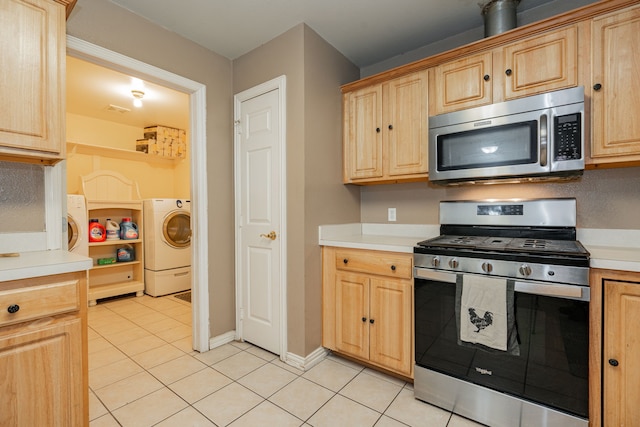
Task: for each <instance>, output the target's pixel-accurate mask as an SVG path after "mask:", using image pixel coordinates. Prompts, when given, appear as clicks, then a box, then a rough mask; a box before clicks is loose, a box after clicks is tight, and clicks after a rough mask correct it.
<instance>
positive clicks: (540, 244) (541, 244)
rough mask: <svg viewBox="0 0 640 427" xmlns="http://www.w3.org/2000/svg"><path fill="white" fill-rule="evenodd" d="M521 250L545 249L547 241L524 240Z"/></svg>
mask: <svg viewBox="0 0 640 427" xmlns="http://www.w3.org/2000/svg"><path fill="white" fill-rule="evenodd" d="M522 247H523V248H532V249H546V247H547V241H546V240H537V239H525V241H524V242H523V243H522Z"/></svg>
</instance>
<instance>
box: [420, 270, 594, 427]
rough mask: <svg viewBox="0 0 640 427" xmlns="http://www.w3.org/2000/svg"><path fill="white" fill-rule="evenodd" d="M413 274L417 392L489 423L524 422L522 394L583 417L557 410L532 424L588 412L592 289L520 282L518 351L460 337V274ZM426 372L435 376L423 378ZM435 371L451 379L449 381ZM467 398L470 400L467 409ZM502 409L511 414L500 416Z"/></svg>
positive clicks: (517, 288) (517, 284)
mask: <svg viewBox="0 0 640 427" xmlns="http://www.w3.org/2000/svg"><path fill="white" fill-rule="evenodd" d="M415 277H416V280H415V290H414V295H415V300H414V304H415V307H414V308H415V363H416V378H415V393H416V397H417V398H419V399H422V400H425V401H428V402H430V403H433V404H436V405H438V406H441V407H444V408H445V409H448V410H452V411H454V412H458V413H460V414H461V415H463V416H467V417H469V418H472V419H476V420H478V421H480V422H484V423H487V424H490V425H506V426H515V425H525V424H522V422H521V421H519V419H521V418H522V416H523V413H522V412H521V411H515V412H514V408H520V407H521V405H520V402H521V401H528V402H532V403H533V404H534V405H536V406H540V407H542V408H552V409H553V410H554V412H555V411H557V412H559V413H566V414H568V416H569V418H572V417H578V418H576V419H577V420H578V423H576V424H573V423H571V422H568V421H567V420H564V419H563V417H562V416H560V417H559V418H558V419H559V420H561V421H559V422H558V423H557V424H553V423H551V424H549V423H548V422H545V423H538V424H536V422H537V421H533V420H532V421H533V423H532V424H530V425H546V426H550V425H562V426H569V425H584V424H583V423H584V422H586V419H587V418H588V359H589V357H588V333H589V330H588V324H589V322H588V313H589V302H588V301H589V289H588V288H586V287H580V286H573V285H549V284H543V283H537V282H525V281H516V282H515V317H516V326H517V331H518V341H519V345H520V355H519V356H514V355H510V354H507V353H501V352H487V351H485V350H481V349H479V348H478V349H476V348H469V347H466V346H465V347H463V346H460V345H458V344H457V327H456V319H455V312H456V310H455V294H456V284H455V283H456V274H452V273H447V272H442V271H434V270H429V269H425V268H419V267H416V269H415ZM426 373H429V374H430V375H431V374H432V375H434V377H429V379H428V380H424V378H425V375H426ZM427 376H428V375H427ZM433 378H444V379H445V382H447V381H448V379H451V381H453V382H452V383H451V384H449V385H447V384H444V383H438V382H436V381H435V380H433ZM460 384H464V386H463V387H461V386H460ZM467 385H469V387H471V389H472V390H474V391H472V392H471V396H467V397H465V396H462V395H461V393H464V389H465V387H466V386H467ZM472 386H473V387H475V386H477V387H475V388H473V387H472ZM483 390H486V391H488V392H489V393H485V394H483V393H482V391H483ZM491 392H493V393H494V394H496V395H497V396H498V397H499V399H498V400H499V401H502V402H507V403H502V404H501V405H502V406H505V407H504V408H503V407H492V400H491V399H490V398H488V396H489V395H490V394H491ZM505 395H507V396H513V397H514V398H516V399H517V400H516V401H514V402H513V403H518V404H512V403H509V401H508V400H506V401H505V400H504V399H503V398H502V397H503V396H505ZM465 399H469V401H470V403H469V404H468V405H466V408H465V407H464V406H465V403H464V401H465ZM480 402H481V403H480ZM471 406H475V409H470V407H471ZM498 406H500V405H498ZM457 409H459V410H460V411H457ZM473 411H476V412H481V413H473ZM499 413H502V414H504V416H505V417H507V418H508V417H511V419H505V420H504V421H503V422H498V421H497V420H496V417H497V416H498V414H499ZM541 417H545V418H549V417H550V415H549V414H546V415H541ZM534 418H535V416H534ZM551 418H553V417H551ZM538 421H539V420H538ZM580 421H582V424H581V423H580Z"/></svg>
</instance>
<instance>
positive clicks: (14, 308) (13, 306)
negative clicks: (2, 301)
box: [7, 304, 20, 314]
mask: <svg viewBox="0 0 640 427" xmlns="http://www.w3.org/2000/svg"><path fill="white" fill-rule="evenodd" d="M18 310H20V306H19V305H18V304H11V305H10V306H9V307H7V311H8V312H9V313H11V314H13V313H17V312H18Z"/></svg>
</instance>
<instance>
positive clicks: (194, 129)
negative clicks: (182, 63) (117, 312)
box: [67, 35, 210, 352]
mask: <svg viewBox="0 0 640 427" xmlns="http://www.w3.org/2000/svg"><path fill="white" fill-rule="evenodd" d="M67 54H68V55H70V56H73V57H76V58H80V59H83V60H86V61H89V62H92V63H94V64H98V65H102V66H105V67H107V68H110V69H113V70H116V71H120V72H123V73H125V74H128V75H131V76H134V77H139V78H141V79H144V80H147V81H150V82H153V83H156V84H159V85H162V86H166V87H169V88H171V89H174V90H177V91H180V92H184V93H186V94H188V95H189V120H190V129H189V134H190V138H189V139H190V142H191V144H190V146H191V147H190V149H191V155H190V159H191V164H190V167H191V173H190V179H191V226H192V229H193V235H194V236H195V238H194V239H193V240H192V246H191V247H192V250H191V251H192V252H191V254H192V262H191V276H192V279H191V280H192V282H191V290H192V292H193V298H192V305H191V308H192V319H193V331H192V345H193V348H194V349H195V350H197V351H199V352H204V351H208V350H209V330H210V325H209V287H208V283H209V270H208V265H209V261H208V260H209V245H208V240H207V239H208V224H207V206H208V200H207V162H206V159H207V132H206V105H207V104H206V102H207V101H206V100H207V97H206V86H205V85H203V84H202V83H198V82H196V81H193V80H190V79H187V78H184V77H182V76H179V75H177V74H173V73H171V72H169V71H165V70H163V69H160V68H157V67H155V66H153V65H149V64H146V63H144V62H141V61H139V60H137V59H133V58H130V57H128V56H125V55H122V54H119V53H117V52H114V51H111V50H108V49H105V48H103V47H100V46H97V45H94V44H91V43H89V42H86V41H84V40H81V39H79V38H77V37H73V36H70V35H67Z"/></svg>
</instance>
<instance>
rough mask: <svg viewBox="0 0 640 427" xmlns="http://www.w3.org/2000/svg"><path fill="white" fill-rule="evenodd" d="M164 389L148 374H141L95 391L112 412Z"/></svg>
mask: <svg viewBox="0 0 640 427" xmlns="http://www.w3.org/2000/svg"><path fill="white" fill-rule="evenodd" d="M162 388H164V386H163V385H162V383H161V382H160V381H158V380H157V379H155V378H153V377H152V376H151V375H150V374H149V373H147V372H141V373H139V374H136V375H132V376H130V377H128V378H125V379H123V380H120V381H118V382H115V383H113V384H109V385H108V386H106V387H103V388H101V389H98V390H94V392H95V394H96V396H98V398H99V399H100V400H101V401H102V403H103V404H104V405H105V406H106V407H107V409H109V410H110V411H112V412H113V411H114V410H115V409H117V408H120V407H122V406H124V405H126V404H128V403H131V402H134V401H136V400H138V399H140V398H141V397H144V396H146V395H148V394H150V393H153V392H154V391H157V390H160V389H162Z"/></svg>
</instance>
